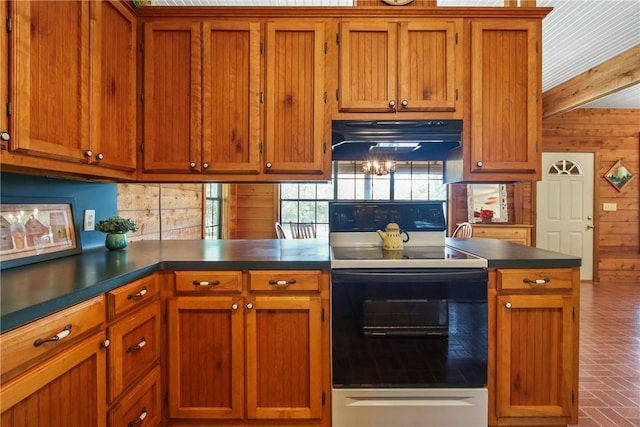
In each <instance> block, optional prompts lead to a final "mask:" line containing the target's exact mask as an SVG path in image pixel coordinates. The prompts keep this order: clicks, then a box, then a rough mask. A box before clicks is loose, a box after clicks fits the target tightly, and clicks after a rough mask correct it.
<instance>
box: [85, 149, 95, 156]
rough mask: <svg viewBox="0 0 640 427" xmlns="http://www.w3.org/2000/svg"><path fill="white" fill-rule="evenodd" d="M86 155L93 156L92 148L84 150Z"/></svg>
mask: <svg viewBox="0 0 640 427" xmlns="http://www.w3.org/2000/svg"><path fill="white" fill-rule="evenodd" d="M84 155H85V156H86V157H91V156H93V151H91V150H87V151H85V152H84Z"/></svg>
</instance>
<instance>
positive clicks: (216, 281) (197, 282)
mask: <svg viewBox="0 0 640 427" xmlns="http://www.w3.org/2000/svg"><path fill="white" fill-rule="evenodd" d="M219 284H220V281H219V280H214V281H213V282H207V281H205V280H202V281H200V280H194V281H193V286H218V285H219Z"/></svg>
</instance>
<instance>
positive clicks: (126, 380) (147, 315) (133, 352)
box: [107, 301, 161, 402]
mask: <svg viewBox="0 0 640 427" xmlns="http://www.w3.org/2000/svg"><path fill="white" fill-rule="evenodd" d="M160 320H161V319H160V301H155V302H154V303H152V304H151V305H148V306H147V307H144V308H142V309H140V310H138V311H135V312H133V313H131V314H130V315H128V316H126V317H124V318H122V319H121V320H119V321H118V322H116V323H114V324H113V325H112V326H110V327H109V328H108V330H107V337H108V338H109V341H110V345H109V348H108V350H109V351H108V353H107V355H108V356H107V363H108V370H109V373H108V378H109V382H108V391H109V392H108V398H109V401H110V402H111V401H113V400H114V399H115V398H116V397H117V396H118V395H119V394H120V393H122V391H124V390H125V389H126V388H127V387H129V386H130V385H132V384H133V383H134V382H135V381H137V380H138V379H139V378H140V377H141V376H142V375H143V374H144V373H145V372H146V371H148V370H149V368H150V367H151V366H153V364H155V363H156V361H157V360H158V358H159V356H160Z"/></svg>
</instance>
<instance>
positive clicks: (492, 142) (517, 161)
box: [465, 19, 542, 181]
mask: <svg viewBox="0 0 640 427" xmlns="http://www.w3.org/2000/svg"><path fill="white" fill-rule="evenodd" d="M540 25H541V23H540V21H539V20H538V21H530V20H517V19H516V20H514V19H509V20H501V19H485V20H475V21H472V22H471V69H470V75H471V121H470V125H471V126H470V129H469V130H470V133H471V141H470V144H469V145H470V151H469V155H468V156H467V157H466V158H465V161H466V162H469V167H468V169H467V172H470V173H467V176H466V178H467V180H468V181H470V180H473V179H474V178H475V179H478V180H486V179H488V178H491V179H494V180H503V181H505V180H506V181H509V180H511V181H513V180H514V176H517V177H518V178H524V177H526V178H527V179H533V180H536V179H540V168H539V165H540V156H541V153H540V151H539V150H538V145H539V140H540V133H541V127H542V109H541V107H542V106H541V102H540V99H541V94H540V90H541V79H542V72H541V60H540V56H541V55H540V42H541V36H540V31H541V29H540ZM514 174H515V175H514Z"/></svg>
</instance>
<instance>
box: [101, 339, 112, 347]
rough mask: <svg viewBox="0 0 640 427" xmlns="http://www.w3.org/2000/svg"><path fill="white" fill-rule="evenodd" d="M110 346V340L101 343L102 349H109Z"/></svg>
mask: <svg viewBox="0 0 640 427" xmlns="http://www.w3.org/2000/svg"><path fill="white" fill-rule="evenodd" d="M110 345H111V341H109V340H108V339H106V340H104V341H102V342H101V343H100V347H102V348H107V347H109V346H110Z"/></svg>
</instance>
